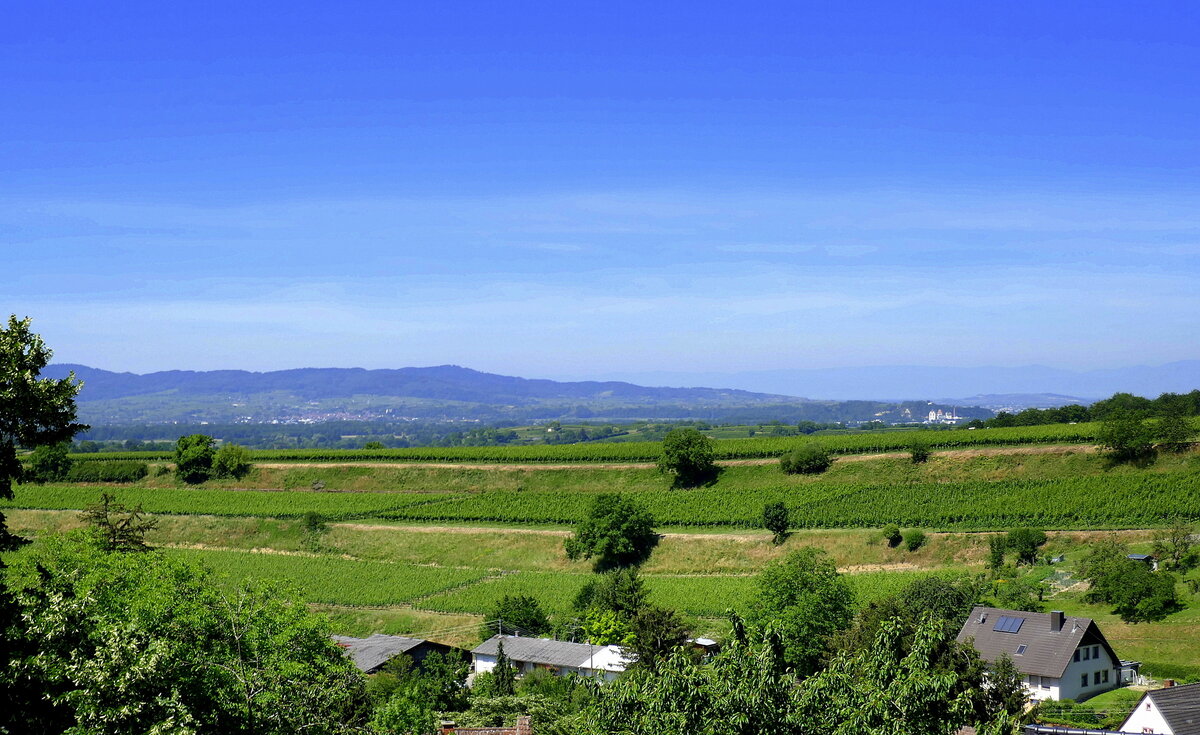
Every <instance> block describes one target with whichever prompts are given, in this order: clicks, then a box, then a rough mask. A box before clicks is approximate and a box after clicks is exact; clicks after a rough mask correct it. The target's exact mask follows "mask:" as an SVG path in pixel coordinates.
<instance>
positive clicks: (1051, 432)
mask: <svg viewBox="0 0 1200 735" xmlns="http://www.w3.org/2000/svg"><path fill="white" fill-rule="evenodd" d="M1096 430H1097V425H1096V424H1049V425H1045V426H1018V427H1011V428H1003V429H948V430H937V431H922V432H899V431H891V432H878V433H863V434H845V435H816V436H812V437H795V436H791V437H771V436H762V437H753V438H749V439H716V440H714V444H715V446H716V456H717V458H718V459H760V458H769V457H779V456H781V455H783V454H784V453H786V452H788V451H789V450H791V449H794V448H795V447H796V446H798V445H799V444H802V443H804V442H809V441H815V442H818V443H820V444H821V445H822V446H824V447H825V448H826V449H828V450H829V451H830V452H832V453H834V454H867V453H874V452H890V451H902V450H905V449H907V448H908V447H909V446H910V445H911V444H912V442H913V439H914V436H916V435H917V434H918V433H919V435H920V438H921V439H922V440H923V441H925V442H927V443H928V444H929V446H931V447H933V448H935V449H956V448H964V447H987V446H993V447H994V446H1015V445H1021V444H1070V443H1084V442H1092V441H1094V440H1095V437H1096ZM661 452H662V444H661V443H660V442H607V443H605V442H601V443H588V444H547V445H533V446H515V447H415V448H408V449H279V450H274V449H259V450H251V451H250V456H251V459H252V460H253V461H256V462H289V461H291V462H388V461H391V462H481V463H489V462H502V463H516V462H520V463H543V462H544V463H553V462H653V461H655V460H657V459H658V458H659V455H660V454H661ZM173 456H174V455H173V454H172V453H171V452H98V453H92V454H73V455H71V457H72V458H73V459H75V460H76V461H83V462H90V461H97V460H106V459H107V460H113V459H140V460H143V461H171V460H172V458H173Z"/></svg>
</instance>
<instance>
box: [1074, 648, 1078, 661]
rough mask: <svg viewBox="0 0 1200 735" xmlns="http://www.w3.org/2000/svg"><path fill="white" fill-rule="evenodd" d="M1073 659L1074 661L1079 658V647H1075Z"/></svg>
mask: <svg viewBox="0 0 1200 735" xmlns="http://www.w3.org/2000/svg"><path fill="white" fill-rule="evenodd" d="M1075 660H1076V661H1078V660H1079V649H1078V648H1076V649H1075Z"/></svg>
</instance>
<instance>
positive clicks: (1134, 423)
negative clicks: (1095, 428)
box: [1096, 409, 1154, 462]
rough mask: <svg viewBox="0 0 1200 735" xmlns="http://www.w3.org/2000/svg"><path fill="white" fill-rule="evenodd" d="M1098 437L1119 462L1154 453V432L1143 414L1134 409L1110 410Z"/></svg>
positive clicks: (1141, 457) (1101, 424)
mask: <svg viewBox="0 0 1200 735" xmlns="http://www.w3.org/2000/svg"><path fill="white" fill-rule="evenodd" d="M1096 439H1097V440H1099V442H1100V445H1101V446H1103V447H1104V448H1105V449H1108V450H1109V452H1110V456H1111V457H1112V458H1113V459H1115V460H1117V461H1118V462H1131V461H1134V460H1138V459H1143V458H1145V457H1149V456H1151V455H1153V453H1154V432H1153V430H1152V429H1151V428H1150V427H1149V426H1147V425H1146V422H1145V421H1143V420H1142V415H1141V414H1140V413H1136V412H1133V411H1128V410H1124V409H1114V410H1112V411H1110V412H1109V413H1108V415H1106V416H1105V417H1104V420H1103V421H1101V422H1100V430H1099V432H1097V434H1096Z"/></svg>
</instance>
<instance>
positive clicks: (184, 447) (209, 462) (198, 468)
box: [175, 434, 216, 484]
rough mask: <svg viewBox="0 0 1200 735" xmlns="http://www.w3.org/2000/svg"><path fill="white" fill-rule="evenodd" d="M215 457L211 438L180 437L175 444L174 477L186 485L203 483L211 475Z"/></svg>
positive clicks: (198, 435) (192, 435)
mask: <svg viewBox="0 0 1200 735" xmlns="http://www.w3.org/2000/svg"><path fill="white" fill-rule="evenodd" d="M215 456H216V451H215V450H214V449H213V438H212V437H211V436H205V435H204V434H191V435H189V436H181V437H179V441H178V442H177V443H176V444H175V476H176V477H178V478H179V479H180V480H183V481H184V482H186V483H188V484H195V483H199V482H204V481H205V480H207V479H208V478H209V476H211V475H212V469H213V459H214V457H215Z"/></svg>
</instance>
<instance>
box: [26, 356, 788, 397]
mask: <svg viewBox="0 0 1200 735" xmlns="http://www.w3.org/2000/svg"><path fill="white" fill-rule="evenodd" d="M72 371H74V373H75V375H76V377H78V378H80V379H81V380H83V382H84V388H83V392H82V393H81V394H80V400H81V401H101V400H110V399H116V398H130V397H134V396H146V395H151V394H156V393H163V392H167V391H170V392H173V393H175V394H176V395H179V396H203V395H253V394H257V393H272V392H285V393H290V394H292V395H295V396H297V397H299V398H304V399H310V400H319V399H328V398H349V397H352V396H362V395H374V396H393V397H405V398H421V399H428V400H436V401H456V402H465V403H487V404H513V405H526V404H529V403H533V402H540V401H608V402H621V403H662V402H680V403H718V404H739V405H745V404H753V403H767V402H770V403H778V402H780V401H785V402H790V401H799V400H803V399H800V398H795V397H792V396H785V395H770V394H765V393H753V392H750V391H745V390H723V389H718V388H647V387H644V386H640V385H634V384H632V383H625V382H620V381H607V382H598V381H581V382H559V381H555V380H531V379H528V378H514V377H509V376H505V375H494V374H492V373H483V372H480V371H478V370H471V369H469V368H464V367H459V366H457V365H439V366H437V367H410V368H399V369H395V370H365V369H362V368H301V369H298V370H278V371H274V372H265V373H255V372H249V371H246V370H213V371H207V372H194V371H191V370H168V371H164V372H157V373H147V374H145V375H138V374H135V373H114V372H110V371H108V370H100V369H97V368H92V367H88V366H86V365H69V364H60V365H51V366H49V367H48V368H47V369H46V371H45V374H46V375H47V376H49V377H63V376H65V375H67V374H68V373H69V372H72Z"/></svg>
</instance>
